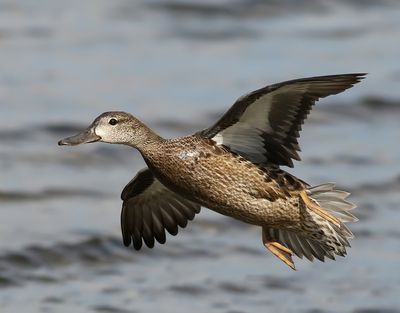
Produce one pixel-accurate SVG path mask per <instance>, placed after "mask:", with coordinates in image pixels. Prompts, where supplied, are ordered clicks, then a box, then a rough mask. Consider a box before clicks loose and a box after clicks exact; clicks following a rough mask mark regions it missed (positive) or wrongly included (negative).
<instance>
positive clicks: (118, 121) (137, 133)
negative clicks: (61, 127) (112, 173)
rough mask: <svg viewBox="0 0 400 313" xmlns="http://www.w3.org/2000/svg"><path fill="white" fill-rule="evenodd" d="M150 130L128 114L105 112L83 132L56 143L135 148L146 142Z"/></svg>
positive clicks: (61, 144) (62, 144)
mask: <svg viewBox="0 0 400 313" xmlns="http://www.w3.org/2000/svg"><path fill="white" fill-rule="evenodd" d="M149 132H151V130H150V129H149V128H148V127H146V126H145V125H144V124H143V123H142V122H140V121H139V120H138V119H136V118H135V117H134V116H132V115H131V114H129V113H125V112H105V113H103V114H101V115H100V116H98V117H97V118H96V119H95V120H94V122H93V123H92V124H91V125H90V126H89V127H88V128H87V129H85V130H84V131H82V132H80V133H79V134H77V135H75V136H71V137H67V138H64V139H62V140H60V141H59V142H58V145H60V146H76V145H80V144H83V143H91V142H96V141H102V142H107V143H116V144H127V145H131V146H135V147H137V146H138V145H140V143H144V142H146V141H147V137H148V136H149Z"/></svg>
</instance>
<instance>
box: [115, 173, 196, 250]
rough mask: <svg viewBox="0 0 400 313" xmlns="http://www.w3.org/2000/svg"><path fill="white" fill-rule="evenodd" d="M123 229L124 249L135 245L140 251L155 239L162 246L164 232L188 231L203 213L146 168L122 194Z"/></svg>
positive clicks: (193, 203) (152, 244)
mask: <svg viewBox="0 0 400 313" xmlns="http://www.w3.org/2000/svg"><path fill="white" fill-rule="evenodd" d="M121 199H122V201H123V204H122V212H121V228H122V237H123V241H124V245H125V246H129V245H130V244H131V242H133V247H134V248H135V249H136V250H139V249H140V248H141V247H142V241H144V243H145V244H146V245H147V246H148V247H149V248H152V247H153V246H154V239H155V240H157V241H158V242H159V243H161V244H163V243H165V241H166V237H165V230H167V231H168V232H169V233H170V234H171V235H176V234H177V233H178V226H180V227H182V228H184V227H186V225H187V223H188V221H189V220H193V218H194V216H195V214H196V213H199V212H200V205H199V204H197V203H195V202H192V201H189V200H186V199H185V198H183V197H181V196H180V195H178V194H177V193H175V192H173V191H171V190H170V189H168V188H167V187H165V186H164V185H163V184H162V183H160V182H159V181H158V180H157V179H156V178H155V177H154V176H153V174H152V172H151V171H150V170H149V169H148V168H146V169H142V170H141V171H139V172H138V174H137V175H136V176H135V177H134V178H133V179H132V180H131V181H130V182H129V184H128V185H126V187H125V188H124V190H123V191H122V194H121Z"/></svg>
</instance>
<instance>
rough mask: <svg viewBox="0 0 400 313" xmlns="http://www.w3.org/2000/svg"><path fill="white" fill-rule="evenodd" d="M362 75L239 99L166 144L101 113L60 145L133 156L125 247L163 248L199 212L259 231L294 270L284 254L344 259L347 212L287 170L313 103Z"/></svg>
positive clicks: (134, 124) (125, 119)
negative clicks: (115, 147)
mask: <svg viewBox="0 0 400 313" xmlns="http://www.w3.org/2000/svg"><path fill="white" fill-rule="evenodd" d="M364 76H365V74H344V75H331V76H321V77H312V78H303V79H297V80H291V81H287V82H283V83H279V84H275V85H271V86H267V87H264V88H261V89H259V90H256V91H253V92H251V93H249V94H247V95H245V96H242V97H240V98H239V99H238V100H237V101H236V102H235V103H234V105H233V106H232V107H231V108H230V109H229V110H228V112H227V113H225V114H224V115H223V116H222V117H221V118H220V120H219V121H218V122H217V123H216V124H215V125H214V126H212V127H210V128H207V129H205V130H202V131H199V132H197V133H195V134H193V135H191V136H187V137H182V138H177V139H164V138H162V137H160V136H159V135H157V134H155V133H154V132H153V131H152V130H151V129H150V128H149V127H147V126H146V125H144V124H143V123H142V122H140V121H139V120H138V119H136V118H135V117H133V116H132V115H130V114H128V113H124V112H106V113H103V114H101V115H100V116H99V117H97V118H96V119H95V120H94V122H93V123H92V124H91V125H90V126H89V127H88V128H87V129H86V130H85V131H83V132H82V133H80V134H78V135H76V136H72V137H69V138H65V139H63V140H61V141H60V142H59V145H78V144H82V143H89V142H96V141H102V142H108V143H116V144H124V145H128V146H131V147H134V148H136V149H138V150H139V151H140V153H141V154H142V156H143V158H144V160H145V161H146V163H147V166H148V168H146V169H143V170H141V171H140V172H139V173H138V174H137V175H136V177H135V178H133V179H132V181H131V182H129V184H128V185H127V186H126V187H125V188H124V190H123V191H122V195H121V198H122V200H123V204H122V214H121V227H122V235H123V242H124V244H125V245H126V246H129V245H130V244H131V243H132V244H133V247H134V248H135V249H140V248H141V247H142V240H143V241H144V243H145V244H146V245H147V246H148V247H150V248H151V247H153V246H154V242H155V240H157V241H158V242H159V243H165V240H166V237H165V230H167V231H168V232H169V233H170V234H172V235H176V234H177V233H178V226H180V227H185V226H186V224H187V222H188V220H192V219H193V218H194V216H195V214H196V213H199V212H200V207H201V206H204V207H207V208H209V209H211V210H214V211H216V212H218V213H221V214H223V215H227V216H230V217H233V218H236V219H238V220H240V221H243V222H245V223H249V224H253V225H258V226H261V228H262V241H263V243H264V245H265V247H266V248H268V249H269V250H270V251H271V252H272V253H273V254H274V255H275V256H277V257H278V258H279V259H280V260H282V261H283V262H285V263H286V264H287V265H289V266H290V267H292V268H293V269H294V263H293V260H292V255H293V254H296V255H297V256H298V257H300V258H302V257H303V256H305V257H306V258H308V259H309V260H311V261H312V260H313V259H314V257H315V258H317V259H319V260H321V261H324V258H325V257H328V258H330V259H334V258H335V255H340V256H344V255H345V254H346V247H349V246H350V245H349V239H351V238H352V237H353V236H352V233H351V232H350V231H349V229H348V228H347V227H346V226H345V225H344V223H345V222H350V221H356V218H355V217H354V216H353V215H352V214H351V213H349V210H351V209H353V208H354V205H353V204H352V203H350V202H348V201H346V200H345V199H346V198H347V196H348V195H349V193H347V192H344V191H339V190H336V189H334V184H323V185H319V186H315V187H311V186H310V185H308V184H307V183H305V182H303V181H302V180H300V179H298V178H296V177H294V176H293V175H291V174H289V173H287V172H285V171H284V170H282V169H281V168H280V166H289V167H293V162H292V159H295V160H300V157H299V155H298V151H300V148H299V145H298V142H297V138H298V137H299V131H300V130H301V125H302V123H303V122H304V120H305V119H306V117H307V115H308V113H309V112H310V110H311V108H312V106H313V105H314V103H315V101H317V100H318V99H319V98H324V97H326V96H329V95H333V94H337V93H340V92H342V91H344V90H346V89H348V88H350V87H352V86H353V85H354V84H356V83H358V82H359V81H360V80H361V79H362V78H364Z"/></svg>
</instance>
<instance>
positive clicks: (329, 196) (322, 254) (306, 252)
mask: <svg viewBox="0 0 400 313" xmlns="http://www.w3.org/2000/svg"><path fill="white" fill-rule="evenodd" d="M334 188H335V184H333V183H327V184H322V185H318V186H314V187H310V188H309V189H308V190H306V194H303V195H301V197H300V199H302V200H303V209H301V225H300V228H299V229H277V228H276V229H275V228H263V232H265V233H266V234H268V237H269V238H272V239H273V240H276V241H277V242H279V243H281V244H283V245H285V246H286V247H287V248H289V249H290V250H291V251H293V253H294V254H296V255H297V256H298V257H299V258H303V256H305V257H306V258H307V259H309V260H310V261H313V259H314V258H317V259H318V260H320V261H322V262H324V261H325V258H329V259H332V260H335V255H339V256H345V255H346V254H347V252H346V248H347V247H350V242H349V241H350V240H351V239H352V238H353V237H354V236H353V234H352V232H351V231H350V230H349V229H348V228H347V227H346V225H345V224H344V223H347V222H356V221H357V220H358V219H357V218H356V217H355V216H354V215H353V214H351V213H350V212H349V211H350V210H352V209H354V208H355V205H354V204H353V203H351V202H349V201H347V200H346V199H347V197H348V196H349V195H350V194H349V193H348V192H345V191H341V190H336V189H334ZM317 208H318V212H316V209H317ZM321 212H322V213H323V214H321ZM326 216H327V217H330V218H325V217H326Z"/></svg>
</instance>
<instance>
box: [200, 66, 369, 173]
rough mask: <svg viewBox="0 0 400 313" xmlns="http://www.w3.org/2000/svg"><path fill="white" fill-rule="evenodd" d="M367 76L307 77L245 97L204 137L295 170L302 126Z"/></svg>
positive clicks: (254, 159) (256, 160) (255, 158)
mask: <svg viewBox="0 0 400 313" xmlns="http://www.w3.org/2000/svg"><path fill="white" fill-rule="evenodd" d="M365 75H366V74H361V73H360V74H343V75H331V76H320V77H311V78H302V79H296V80H290V81H286V82H282V83H279V84H275V85H271V86H267V87H264V88H261V89H259V90H256V91H253V92H251V93H249V94H247V95H244V96H242V97H240V98H239V99H238V100H237V101H236V102H235V103H234V104H233V106H232V107H231V108H230V109H229V110H228V112H226V113H225V114H224V116H222V118H221V119H220V120H219V121H218V122H217V123H216V124H215V125H214V126H212V127H210V128H208V129H205V130H203V131H201V132H199V133H198V135H200V136H202V137H206V138H210V139H212V140H213V141H215V142H216V143H217V144H219V145H224V146H226V147H228V148H230V149H231V150H232V151H233V152H236V153H238V154H240V155H242V156H244V157H246V158H248V159H249V160H251V161H252V162H254V163H257V164H269V165H270V164H275V165H278V166H279V165H286V166H290V167H293V161H292V159H295V160H300V156H299V154H298V151H300V147H299V144H298V141H297V138H298V137H299V132H300V130H301V125H302V124H303V122H304V120H305V119H306V117H307V115H308V113H309V112H310V110H311V108H312V106H313V105H314V103H315V101H317V100H318V99H320V98H324V97H327V96H329V95H334V94H337V93H340V92H342V91H344V90H346V89H348V88H350V87H352V86H353V85H354V84H356V83H358V82H359V81H360V80H361V79H363V78H364V76H365Z"/></svg>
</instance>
